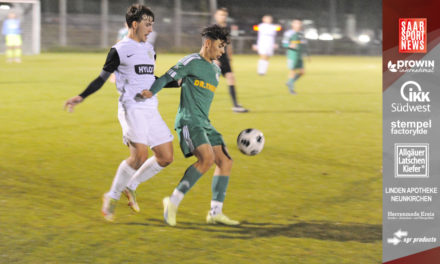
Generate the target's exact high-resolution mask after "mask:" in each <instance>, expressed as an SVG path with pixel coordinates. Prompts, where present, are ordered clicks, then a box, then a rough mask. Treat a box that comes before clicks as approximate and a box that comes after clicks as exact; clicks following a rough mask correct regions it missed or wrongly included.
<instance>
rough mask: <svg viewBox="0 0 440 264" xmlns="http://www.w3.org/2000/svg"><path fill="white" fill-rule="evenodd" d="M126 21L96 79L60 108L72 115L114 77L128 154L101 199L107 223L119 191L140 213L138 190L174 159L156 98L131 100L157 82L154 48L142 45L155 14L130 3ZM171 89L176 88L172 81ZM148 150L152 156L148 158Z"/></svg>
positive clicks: (169, 133)
mask: <svg viewBox="0 0 440 264" xmlns="http://www.w3.org/2000/svg"><path fill="white" fill-rule="evenodd" d="M126 20H127V25H128V27H129V29H128V36H127V37H125V38H124V39H122V40H121V41H119V42H118V43H117V44H115V45H114V46H113V47H112V48H111V49H110V52H109V53H108V55H107V60H106V62H105V65H104V68H103V70H102V72H101V74H100V75H99V77H98V78H96V79H95V80H94V81H92V82H91V83H90V84H89V86H88V87H87V88H86V89H85V90H84V91H83V92H82V93H81V94H80V95H77V96H75V97H72V98H71V99H69V100H67V101H66V103H65V108H68V110H69V111H72V110H73V108H74V107H75V105H77V104H79V103H81V102H82V101H84V99H85V98H86V97H87V96H89V95H91V94H92V93H94V92H96V91H97V90H98V89H100V88H101V87H102V86H103V84H104V83H105V81H106V80H107V79H108V78H109V76H110V74H111V73H112V72H115V73H116V88H117V89H118V92H119V93H120V95H121V96H120V97H119V105H118V118H119V122H120V124H121V127H122V133H123V142H124V144H126V145H127V146H128V147H129V150H130V156H129V157H128V158H127V159H126V160H124V161H122V162H121V164H120V165H119V168H118V170H117V172H116V175H115V177H114V179H113V183H112V186H111V189H110V191H109V192H107V193H105V194H104V196H103V206H102V213H103V215H104V218H105V219H106V220H108V221H113V219H114V211H115V207H116V203H117V201H118V200H119V199H120V196H121V193H124V195H125V196H126V197H127V198H128V200H129V206H130V207H131V208H132V209H133V211H135V212H139V211H140V209H139V206H138V204H137V202H136V193H135V190H136V188H137V186H138V185H139V184H140V183H142V182H144V181H146V180H148V179H150V178H151V177H153V176H154V175H155V174H157V173H158V172H160V171H161V170H162V169H163V168H164V167H166V166H168V165H169V164H170V163H171V162H172V161H173V145H172V140H173V136H172V134H171V132H170V130H169V129H168V127H167V125H166V124H165V122H164V121H163V120H162V117H161V116H160V114H159V111H158V109H157V107H158V100H157V97H153V98H152V99H150V100H144V99H142V98H136V94H138V93H140V92H141V91H142V90H144V89H149V88H150V87H151V85H152V84H153V82H154V81H155V79H156V78H155V76H154V66H155V61H156V54H155V51H154V49H153V46H151V44H149V43H147V42H146V40H147V37H148V35H149V34H150V33H151V32H152V30H153V24H154V14H153V12H152V11H151V10H150V9H149V8H147V7H145V6H143V5H139V4H135V5H132V6H131V7H129V9H128V10H127V13H126ZM170 85H171V84H167V86H170ZM173 85H174V86H177V85H176V83H174V84H173ZM173 85H171V86H173ZM148 147H150V148H151V149H152V151H153V153H154V156H152V157H150V158H148ZM147 158H148V159H147Z"/></svg>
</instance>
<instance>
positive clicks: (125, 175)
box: [107, 160, 136, 200]
mask: <svg viewBox="0 0 440 264" xmlns="http://www.w3.org/2000/svg"><path fill="white" fill-rule="evenodd" d="M135 172H136V170H135V169H133V168H132V167H130V166H129V165H128V164H127V162H126V161H125V160H124V161H122V162H121V164H120V165H119V167H118V170H117V171H116V175H115V178H114V179H113V183H112V188H111V189H110V191H109V192H108V193H107V195H108V196H110V197H111V198H113V199H116V200H119V198H121V192H122V191H123V190H124V188H125V186H127V182H128V181H129V180H130V179H131V177H132V176H133V174H134V173H135Z"/></svg>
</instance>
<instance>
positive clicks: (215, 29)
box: [201, 24, 230, 44]
mask: <svg viewBox="0 0 440 264" xmlns="http://www.w3.org/2000/svg"><path fill="white" fill-rule="evenodd" d="M201 35H202V39H205V38H209V39H211V40H217V39H219V40H221V41H223V42H225V43H226V44H229V42H230V39H229V38H230V34H229V30H228V29H227V28H224V27H221V26H219V25H217V24H214V25H211V26H208V27H205V28H204V29H203V30H202V33H201Z"/></svg>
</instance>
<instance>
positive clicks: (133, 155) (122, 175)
mask: <svg viewBox="0 0 440 264" xmlns="http://www.w3.org/2000/svg"><path fill="white" fill-rule="evenodd" d="M129 149H130V156H129V157H128V158H127V159H126V160H123V161H122V162H121V164H119V167H118V169H117V171H116V175H115V177H114V178H113V182H112V186H111V188H110V191H109V192H107V193H105V194H104V197H103V205H102V214H103V215H104V218H105V219H106V220H108V221H113V219H114V211H115V207H116V203H117V201H118V200H119V199H120V198H121V193H122V192H123V191H124V189H125V187H126V186H127V184H128V182H129V181H130V179H131V178H132V177H133V175H134V174H135V172H136V170H137V169H138V168H139V167H140V166H141V165H142V164H143V163H144V162H145V160H146V159H147V157H148V146H147V145H145V144H141V143H133V142H130V143H129Z"/></svg>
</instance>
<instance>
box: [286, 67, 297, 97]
mask: <svg viewBox="0 0 440 264" xmlns="http://www.w3.org/2000/svg"><path fill="white" fill-rule="evenodd" d="M287 65H288V68H289V74H288V76H289V77H288V78H289V79H288V80H287V83H286V85H287V88H289V92H290V93H291V94H296V92H295V90H294V88H295V86H294V85H295V70H294V66H293V65H294V60H291V59H288V60H287Z"/></svg>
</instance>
